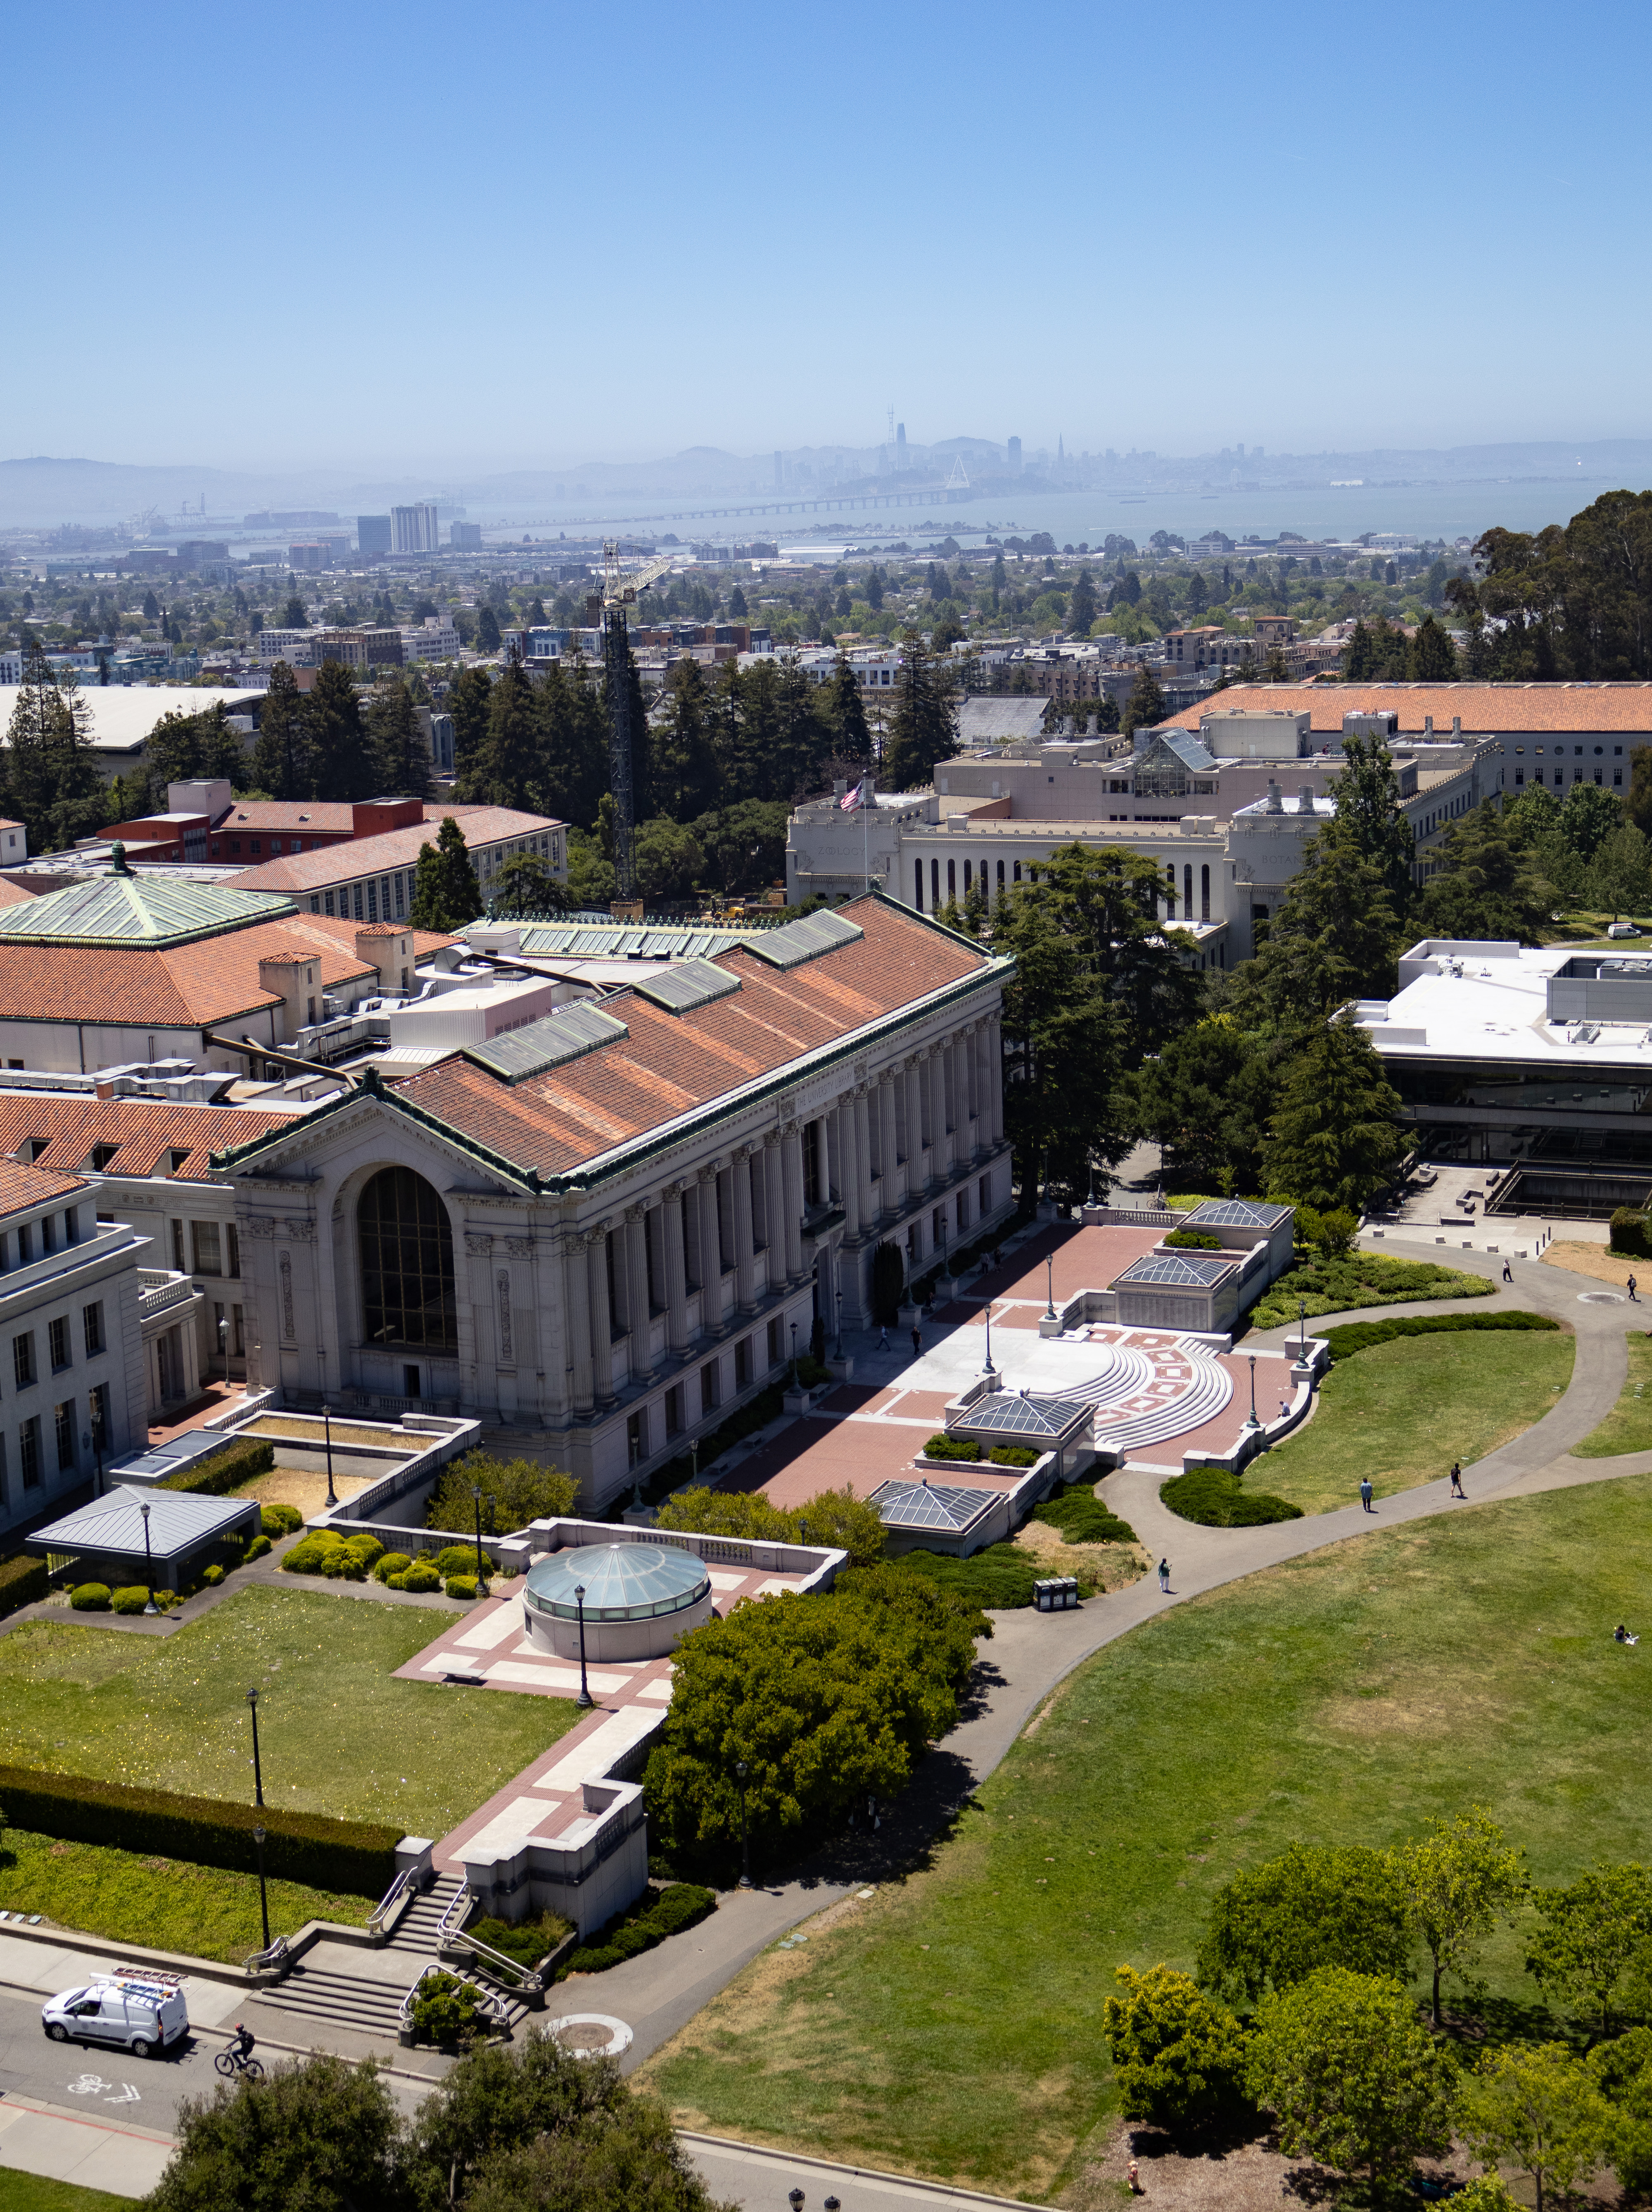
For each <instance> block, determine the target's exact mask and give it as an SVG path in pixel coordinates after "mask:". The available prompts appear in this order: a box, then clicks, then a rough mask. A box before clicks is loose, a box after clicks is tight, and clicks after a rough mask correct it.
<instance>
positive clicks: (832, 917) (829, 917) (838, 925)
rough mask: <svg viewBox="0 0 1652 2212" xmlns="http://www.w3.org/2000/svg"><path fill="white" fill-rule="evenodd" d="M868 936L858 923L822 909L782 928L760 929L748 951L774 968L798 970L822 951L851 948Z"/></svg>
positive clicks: (748, 946)
mask: <svg viewBox="0 0 1652 2212" xmlns="http://www.w3.org/2000/svg"><path fill="white" fill-rule="evenodd" d="M864 936H865V930H864V929H862V928H861V927H860V925H859V922H854V921H845V920H844V918H843V916H842V915H841V914H828V913H826V912H824V911H822V912H821V913H819V914H808V915H804V916H803V917H802V919H801V920H800V921H788V922H787V923H786V925H785V926H784V927H783V928H780V929H764V930H759V931H758V932H757V933H756V936H754V937H753V938H751V939H750V941H749V943H748V945H747V950H748V951H751V952H755V953H756V956H757V957H758V959H759V960H766V961H768V964H769V966H770V967H771V968H798V967H801V966H802V964H803V963H804V962H805V960H813V959H816V958H817V957H818V956H819V955H820V954H821V953H823V952H835V951H836V950H837V948H838V946H839V945H852V944H853V942H854V940H855V939H856V938H857V937H864Z"/></svg>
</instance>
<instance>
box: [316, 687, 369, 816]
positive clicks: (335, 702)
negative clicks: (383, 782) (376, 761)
mask: <svg viewBox="0 0 1652 2212" xmlns="http://www.w3.org/2000/svg"><path fill="white" fill-rule="evenodd" d="M304 720H305V726H306V728H307V732H308V735H309V751H310V759H311V762H312V763H313V777H314V782H315V793H314V796H315V797H316V798H317V799H371V798H372V797H373V795H374V792H373V784H374V777H373V758H372V755H371V752H370V751H369V750H368V747H367V733H366V732H365V731H364V730H363V728H362V726H361V699H360V697H359V696H358V695H357V692H356V689H355V684H354V683H352V681H351V680H350V672H349V669H348V668H346V667H345V665H344V664H343V661H342V660H326V661H323V663H322V665H321V666H320V667H319V668H318V669H317V671H315V682H314V683H313V684H312V685H311V687H310V690H309V692H308V694H307V696H306V698H305V701H304Z"/></svg>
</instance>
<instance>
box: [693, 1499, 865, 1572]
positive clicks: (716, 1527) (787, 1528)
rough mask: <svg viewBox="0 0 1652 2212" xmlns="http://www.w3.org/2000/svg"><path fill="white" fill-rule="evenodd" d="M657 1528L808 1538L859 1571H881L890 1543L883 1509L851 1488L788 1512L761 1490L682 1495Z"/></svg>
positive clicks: (789, 1539)
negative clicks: (842, 1556) (845, 1555)
mask: <svg viewBox="0 0 1652 2212" xmlns="http://www.w3.org/2000/svg"><path fill="white" fill-rule="evenodd" d="M654 1526H655V1527H656V1528H685V1529H690V1530H697V1531H698V1533H699V1534H701V1535H702V1536H738V1537H743V1538H751V1539H756V1540H758V1541H763V1540H773V1541H776V1542H780V1543H787V1544H796V1543H799V1542H802V1541H805V1539H806V1541H809V1542H810V1543H811V1544H829V1545H833V1546H835V1547H837V1548H839V1549H841V1550H842V1551H846V1552H847V1553H848V1555H849V1563H850V1565H852V1566H857V1567H874V1566H876V1565H878V1562H879V1561H880V1560H881V1559H882V1558H883V1556H884V1543H885V1541H886V1531H885V1529H884V1523H883V1521H882V1519H881V1518H880V1517H879V1515H878V1508H877V1507H876V1506H875V1505H869V1504H867V1503H866V1501H865V1499H864V1498H857V1497H856V1496H855V1494H854V1492H853V1491H852V1490H849V1489H843V1490H822V1491H817V1492H816V1493H815V1495H814V1496H813V1497H812V1498H807V1499H805V1502H804V1503H803V1504H801V1505H793V1506H786V1507H781V1506H779V1505H773V1504H770V1503H769V1501H768V1498H765V1497H764V1496H763V1494H762V1491H760V1490H707V1489H703V1488H702V1489H696V1490H679V1491H677V1492H675V1493H674V1494H673V1495H672V1496H671V1497H670V1498H667V1499H666V1500H665V1504H663V1505H662V1506H660V1507H659V1510H657V1511H656V1513H655V1515H654Z"/></svg>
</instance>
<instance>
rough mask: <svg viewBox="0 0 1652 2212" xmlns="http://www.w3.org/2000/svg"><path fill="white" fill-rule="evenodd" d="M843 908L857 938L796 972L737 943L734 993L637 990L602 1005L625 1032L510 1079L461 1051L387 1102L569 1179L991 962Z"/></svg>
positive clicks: (904, 921) (898, 921) (897, 920)
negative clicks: (702, 1001) (668, 1001)
mask: <svg viewBox="0 0 1652 2212" xmlns="http://www.w3.org/2000/svg"><path fill="white" fill-rule="evenodd" d="M841 912H842V913H843V915H844V916H845V917H846V919H847V920H850V921H854V922H857V923H859V926H860V927H861V929H862V930H863V931H864V933H865V934H864V936H862V937H860V938H859V939H855V940H853V941H852V942H851V943H849V944H847V945H840V946H838V947H836V948H835V950H833V951H829V952H823V953H821V954H819V955H818V956H817V957H815V958H813V959H811V960H807V961H805V962H804V963H802V965H801V966H799V967H796V968H792V969H775V968H772V967H770V966H769V965H768V963H767V962H765V961H763V960H762V959H760V958H759V957H757V955H756V953H754V952H752V951H750V950H748V949H747V948H746V947H745V946H744V945H741V946H737V947H735V948H734V949H733V950H732V951H728V952H724V953H720V955H719V956H718V961H717V964H718V966H720V968H722V969H726V971H727V973H728V974H730V975H738V977H739V979H740V988H739V990H738V991H737V992H733V993H731V994H729V995H728V996H726V997H725V998H720V999H717V1000H713V1001H711V1002H710V1003H709V1004H707V1005H704V1006H697V1007H695V1008H693V1009H691V1010H690V1011H689V1012H687V1013H684V1014H680V1015H679V1014H672V1013H668V1012H665V1011H664V1010H663V1009H662V1008H660V1007H659V1006H654V1005H653V1004H652V1003H651V1001H650V1000H647V999H646V998H643V997H642V996H641V995H640V994H638V993H636V992H635V991H631V990H624V991H621V992H618V993H616V994H615V995H614V996H613V997H611V998H609V999H604V1000H603V1001H602V1005H603V1006H604V1010H605V1011H607V1012H611V1013H613V1014H616V1015H617V1016H618V1017H619V1018H620V1019H622V1020H623V1022H624V1023H625V1024H626V1025H627V1027H628V1028H629V1031H630V1034H629V1036H625V1037H620V1038H616V1040H615V1041H614V1042H613V1043H611V1044H608V1045H604V1046H601V1047H599V1048H598V1049H597V1050H596V1051H594V1052H591V1053H587V1054H586V1055H585V1056H584V1058H582V1059H580V1060H573V1061H570V1062H568V1063H567V1064H566V1065H564V1066H561V1067H556V1068H552V1069H550V1070H549V1071H547V1073H544V1075H541V1076H537V1077H530V1078H529V1079H527V1080H525V1081H524V1082H519V1083H517V1084H514V1085H510V1084H507V1083H504V1082H502V1081H501V1080H500V1079H498V1078H497V1077H495V1076H494V1075H491V1074H489V1073H488V1072H487V1071H486V1070H485V1069H484V1068H482V1067H479V1066H476V1065H475V1064H474V1063H473V1062H472V1061H470V1060H465V1059H463V1058H461V1057H458V1056H455V1057H453V1058H452V1059H449V1060H440V1061H438V1062H437V1063H436V1064H435V1065H434V1066H432V1067H429V1068H427V1069H424V1070H422V1072H421V1073H419V1074H417V1075H414V1076H411V1077H410V1078H409V1079H407V1080H406V1081H405V1082H404V1083H401V1084H398V1085H397V1086H396V1091H395V1096H396V1097H398V1098H404V1099H406V1100H407V1101H409V1103H411V1104H412V1105H414V1106H416V1107H417V1108H419V1109H422V1111H423V1112H425V1113H427V1114H428V1115H432V1116H433V1117H434V1119H435V1120H437V1121H441V1122H445V1123H446V1125H447V1126H448V1127H451V1128H452V1129H454V1130H455V1131H457V1132H458V1133H459V1134H460V1135H462V1136H465V1137H468V1138H470V1139H471V1140H472V1141H473V1142H475V1143H477V1144H479V1145H482V1146H485V1147H486V1148H487V1150H489V1152H495V1153H497V1154H499V1155H500V1156H501V1157H502V1158H506V1159H508V1160H512V1161H514V1162H516V1163H518V1164H519V1165H521V1166H522V1167H524V1168H527V1167H534V1168H537V1169H538V1171H539V1173H540V1174H541V1175H542V1176H556V1175H563V1174H567V1173H568V1172H570V1171H571V1170H574V1169H577V1168H579V1167H580V1166H582V1165H584V1164H586V1163H587V1162H589V1161H591V1160H593V1159H596V1158H598V1157H599V1156H600V1155H601V1154H603V1153H604V1152H610V1151H611V1150H613V1149H614V1148H615V1147H616V1146H622V1145H625V1144H627V1143H629V1142H630V1141H631V1140H633V1139H636V1138H638V1137H641V1136H643V1135H646V1134H647V1133H648V1132H649V1131H651V1130H653V1129H656V1128H659V1127H661V1125H662V1124H664V1123H665V1122H668V1121H674V1120H676V1119H677V1117H678V1116H680V1115H686V1114H689V1113H692V1112H693V1111H694V1110H695V1109H697V1108H700V1107H704V1106H707V1105H709V1104H711V1103H713V1102H714V1101H715V1100H716V1099H718V1098H720V1097H724V1096H726V1094H728V1093H729V1092H731V1091H738V1090H739V1089H742V1088H743V1087H744V1086H745V1085H748V1084H750V1083H752V1082H755V1081H756V1080H757V1079H760V1078H761V1077H762V1076H765V1075H771V1074H774V1073H778V1072H779V1071H780V1069H782V1068H784V1067H785V1066H787V1064H788V1063H789V1062H792V1061H793V1060H800V1059H802V1058H804V1057H805V1055H807V1054H812V1053H815V1052H817V1051H819V1050H820V1049H822V1048H823V1047H826V1046H829V1045H831V1044H834V1043H835V1042H838V1041H839V1040H840V1039H841V1038H843V1037H846V1036H849V1035H851V1034H852V1033H853V1031H855V1030H859V1029H861V1028H863V1027H864V1026H865V1025H866V1024H870V1023H872V1022H874V1021H876V1020H877V1019H878V1018H879V1017H880V1016H882V1015H886V1014H891V1013H894V1012H897V1011H898V1010H899V1009H900V1008H901V1007H902V1006H910V1005H911V1004H912V1003H913V1002H914V1000H920V999H922V998H925V997H926V996H927V995H928V994H931V993H932V992H936V991H939V990H942V989H944V987H946V986H947V985H948V984H951V983H957V982H961V981H965V980H966V979H968V978H969V977H971V976H975V975H982V974H984V973H985V972H986V971H987V969H988V968H989V966H990V965H991V962H990V958H989V957H988V956H987V955H986V954H984V953H982V952H980V951H976V950H975V948H974V947H973V946H971V945H969V944H967V943H965V942H964V941H963V939H959V938H957V937H955V936H953V935H951V933H948V932H946V931H944V930H941V929H938V928H937V927H935V926H934V925H933V924H932V923H928V922H926V921H924V920H923V919H922V917H920V916H919V915H913V914H911V913H910V912H908V909H907V908H904V907H901V906H897V905H896V904H894V903H893V902H890V901H888V900H885V899H883V898H880V897H878V896H873V897H871V898H861V899H856V900H854V901H853V902H851V903H850V904H849V905H847V907H845V908H841Z"/></svg>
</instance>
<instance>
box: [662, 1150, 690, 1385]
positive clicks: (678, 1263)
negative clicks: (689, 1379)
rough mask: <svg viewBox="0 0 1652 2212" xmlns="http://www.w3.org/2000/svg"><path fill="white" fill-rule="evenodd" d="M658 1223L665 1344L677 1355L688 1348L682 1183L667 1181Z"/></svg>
mask: <svg viewBox="0 0 1652 2212" xmlns="http://www.w3.org/2000/svg"><path fill="white" fill-rule="evenodd" d="M659 1226H660V1231H661V1242H662V1244H663V1246H664V1250H665V1343H666V1346H667V1348H668V1350H670V1351H671V1352H675V1353H676V1354H677V1356H678V1357H679V1358H680V1357H681V1356H682V1355H683V1353H684V1352H686V1351H687V1350H688V1348H689V1267H688V1255H687V1253H686V1252H685V1251H684V1249H683V1186H682V1184H681V1183H680V1182H673V1183H668V1184H667V1185H666V1187H665V1194H664V1203H663V1205H662V1206H661V1208H660V1216H659Z"/></svg>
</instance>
